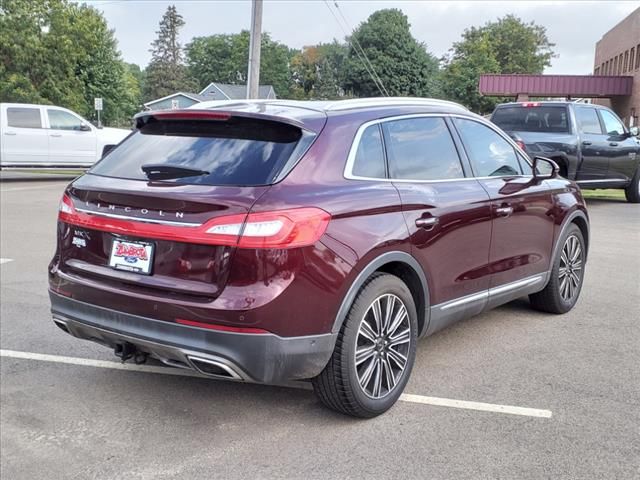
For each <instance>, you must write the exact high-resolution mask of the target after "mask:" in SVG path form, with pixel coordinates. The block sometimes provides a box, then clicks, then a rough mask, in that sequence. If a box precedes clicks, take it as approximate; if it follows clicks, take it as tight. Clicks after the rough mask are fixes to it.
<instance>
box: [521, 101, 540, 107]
mask: <svg viewBox="0 0 640 480" xmlns="http://www.w3.org/2000/svg"><path fill="white" fill-rule="evenodd" d="M522 106H523V107H527V108H530V107H539V106H540V102H525V103H523V104H522Z"/></svg>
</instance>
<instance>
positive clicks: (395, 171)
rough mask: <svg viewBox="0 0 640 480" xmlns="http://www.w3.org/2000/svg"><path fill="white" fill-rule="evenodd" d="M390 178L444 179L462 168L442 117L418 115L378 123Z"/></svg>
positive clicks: (453, 175) (460, 171)
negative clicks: (380, 127)
mask: <svg viewBox="0 0 640 480" xmlns="http://www.w3.org/2000/svg"><path fill="white" fill-rule="evenodd" d="M382 125H383V127H382V128H383V130H384V134H385V143H386V147H387V155H388V160H389V174H390V176H391V178H395V179H399V180H447V179H454V178H463V177H464V172H463V170H462V165H461V163H460V157H459V156H458V151H457V150H456V147H455V144H454V143H453V139H452V138H451V133H450V132H449V129H448V128H447V124H446V123H445V121H444V119H443V118H439V117H420V118H407V119H402V120H394V121H390V122H385V123H383V124H382Z"/></svg>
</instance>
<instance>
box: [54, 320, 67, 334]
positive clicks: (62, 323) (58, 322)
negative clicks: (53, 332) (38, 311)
mask: <svg viewBox="0 0 640 480" xmlns="http://www.w3.org/2000/svg"><path fill="white" fill-rule="evenodd" d="M53 323H55V324H56V327H58V328H59V329H60V330H62V331H63V332H65V333H68V334H71V332H70V331H69V328H68V327H67V322H65V321H64V320H60V319H59V318H54V319H53Z"/></svg>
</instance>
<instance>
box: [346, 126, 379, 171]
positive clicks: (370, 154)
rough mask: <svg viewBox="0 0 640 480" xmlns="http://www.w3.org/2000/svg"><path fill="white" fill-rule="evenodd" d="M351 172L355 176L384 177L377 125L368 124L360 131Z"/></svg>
mask: <svg viewBox="0 0 640 480" xmlns="http://www.w3.org/2000/svg"><path fill="white" fill-rule="evenodd" d="M352 173H353V175H355V176H357V177H366V178H385V177H386V172H385V165H384V148H383V146H382V134H381V133H380V126H379V125H370V126H368V127H367V128H366V129H365V130H364V132H362V136H361V137H360V142H359V143H358V149H357V150H356V156H355V159H354V162H353V170H352Z"/></svg>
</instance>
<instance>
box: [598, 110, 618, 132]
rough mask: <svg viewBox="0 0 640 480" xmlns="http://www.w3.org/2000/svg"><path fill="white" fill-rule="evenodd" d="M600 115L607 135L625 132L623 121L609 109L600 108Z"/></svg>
mask: <svg viewBox="0 0 640 480" xmlns="http://www.w3.org/2000/svg"><path fill="white" fill-rule="evenodd" d="M600 116H601V117H602V121H603V122H604V129H605V131H606V133H607V135H622V134H623V133H624V126H623V125H622V122H620V120H618V118H617V117H616V116H615V115H614V114H613V113H611V112H610V111H608V110H600Z"/></svg>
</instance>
